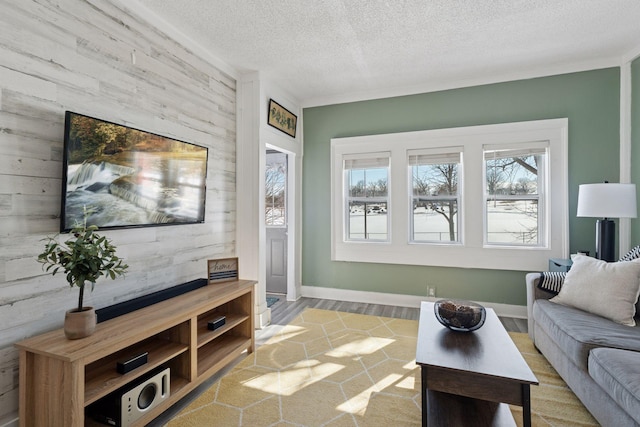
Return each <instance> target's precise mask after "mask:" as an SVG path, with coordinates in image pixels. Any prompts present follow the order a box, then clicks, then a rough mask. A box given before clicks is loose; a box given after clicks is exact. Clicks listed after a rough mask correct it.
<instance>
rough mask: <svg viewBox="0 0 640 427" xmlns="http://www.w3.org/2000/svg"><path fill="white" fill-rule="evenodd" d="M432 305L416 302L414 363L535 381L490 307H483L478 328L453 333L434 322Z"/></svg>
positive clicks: (527, 381) (536, 381) (430, 303)
mask: <svg viewBox="0 0 640 427" xmlns="http://www.w3.org/2000/svg"><path fill="white" fill-rule="evenodd" d="M433 305H434V304H433V303H432V302H428V301H423V302H422V303H421V305H420V321H419V326H418V345H417V349H416V363H418V364H419V365H422V366H426V367H429V366H433V367H437V368H444V369H450V370H453V371H456V370H457V371H465V372H473V373H476V374H480V375H487V376H491V377H500V378H506V379H509V380H513V381H518V382H521V383H526V384H538V380H537V378H536V377H535V375H534V374H533V372H531V369H530V368H529V365H527V363H526V362H525V360H524V359H523V358H522V355H521V354H520V351H518V348H517V347H516V345H515V344H514V343H513V341H512V340H511V337H509V334H508V333H507V331H506V330H505V329H504V326H502V323H501V322H500V319H498V316H497V315H496V313H495V312H494V311H493V309H490V308H487V309H486V311H487V317H486V320H485V323H484V325H483V326H482V327H481V328H480V329H478V330H476V331H473V332H456V331H452V330H450V329H448V328H446V327H444V326H442V325H441V324H440V323H439V322H438V320H437V319H436V316H435V314H434V311H433Z"/></svg>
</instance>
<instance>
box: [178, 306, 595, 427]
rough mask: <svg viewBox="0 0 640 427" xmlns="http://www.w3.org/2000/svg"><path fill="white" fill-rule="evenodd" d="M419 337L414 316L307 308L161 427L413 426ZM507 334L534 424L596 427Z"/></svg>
mask: <svg viewBox="0 0 640 427" xmlns="http://www.w3.org/2000/svg"><path fill="white" fill-rule="evenodd" d="M417 333H418V322H417V321H415V320H401V319H391V318H386V317H376V316H367V315H362V314H351V313H343V312H338V311H328V310H318V309H306V310H305V311H304V312H303V313H302V314H300V315H299V316H298V317H296V318H295V319H294V320H293V321H292V322H291V323H290V324H289V325H287V326H286V327H284V328H283V329H282V330H281V331H280V332H279V333H278V334H277V335H275V336H274V337H272V338H271V339H270V340H269V341H268V342H267V343H266V344H264V345H263V346H261V347H260V348H258V350H257V351H256V352H255V353H253V354H251V355H249V356H248V357H247V358H246V359H244V360H243V361H242V362H240V363H239V364H238V365H237V366H236V367H234V368H233V370H231V372H229V374H227V375H226V376H224V377H223V378H222V379H221V380H220V381H218V382H216V383H215V384H214V385H212V386H211V387H210V388H209V389H208V390H207V391H205V392H204V393H203V394H201V395H200V396H199V397H198V398H197V399H196V400H194V401H193V402H192V403H191V404H190V405H189V406H188V407H186V408H185V409H184V410H183V411H182V412H181V413H180V414H178V415H177V416H176V417H175V418H174V419H173V420H172V421H171V422H170V423H169V424H167V426H168V427H201V426H224V427H229V426H247V427H249V426H251V427H260V426H274V427H275V426H277V427H284V426H327V427H347V426H349V427H364V426H372V427H373V426H376V427H378V426H391V425H393V426H419V425H421V411H420V407H421V399H420V369H419V367H418V366H417V365H416V363H415V351H416V336H417ZM510 335H511V336H512V338H513V340H514V342H515V343H516V345H517V346H518V349H519V350H520V351H521V353H522V354H523V356H524V358H525V359H526V361H527V363H528V364H529V366H530V367H531V369H532V370H533V371H534V373H535V374H536V377H537V378H538V380H539V381H540V384H541V385H540V386H538V387H536V386H532V387H531V395H532V412H533V415H532V418H533V425H534V426H554V427H556V426H557V427H560V426H597V425H598V424H597V423H596V421H595V420H594V419H593V418H592V417H591V415H589V413H588V412H587V411H586V409H585V408H584V407H583V406H582V404H581V403H580V402H579V401H578V399H577V398H576V397H575V396H574V395H573V393H572V392H571V391H570V390H569V389H568V387H567V386H566V385H565V384H564V382H563V381H562V379H561V378H560V377H559V376H558V374H557V373H556V372H555V371H554V370H553V368H551V366H550V365H549V364H548V363H547V362H546V360H545V359H544V357H543V356H542V355H540V354H539V353H538V352H537V351H536V350H535V348H534V347H533V344H532V343H531V340H530V339H529V337H528V335H527V334H519V333H512V334H510ZM511 410H512V413H513V415H514V418H515V420H516V423H517V424H518V425H521V423H522V413H521V411H520V408H519V407H512V408H511Z"/></svg>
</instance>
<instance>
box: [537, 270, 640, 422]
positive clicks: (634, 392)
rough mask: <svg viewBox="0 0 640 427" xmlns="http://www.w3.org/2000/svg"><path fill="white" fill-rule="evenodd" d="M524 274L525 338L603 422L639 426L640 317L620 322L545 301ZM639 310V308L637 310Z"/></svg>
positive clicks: (547, 294)
mask: <svg viewBox="0 0 640 427" xmlns="http://www.w3.org/2000/svg"><path fill="white" fill-rule="evenodd" d="M540 277H541V275H540V273H529V274H527V276H526V286H527V310H528V322H529V336H530V337H531V339H532V340H533V342H534V344H535V346H536V347H537V348H538V350H539V351H540V352H541V353H542V354H543V355H544V356H545V357H546V358H547V360H548V361H549V362H550V363H551V365H553V367H554V368H555V369H556V371H558V373H559V374H560V376H561V377H562V378H563V379H564V381H565V382H566V383H567V385H568V386H569V387H570V388H571V390H573V392H574V393H575V395H576V396H577V397H578V398H579V399H580V400H581V401H582V403H583V404H584V405H585V407H586V408H587V409H588V410H589V412H591V414H592V415H593V416H594V417H595V418H596V420H598V422H599V423H600V424H602V425H603V426H612V427H613V426H615V427H623V426H640V326H638V325H639V324H640V318H638V317H636V326H635V327H630V326H624V325H620V324H618V323H615V322H613V321H611V320H608V319H605V318H603V317H599V316H597V315H594V314H590V313H587V312H585V311H582V310H579V309H576V308H573V307H567V306H563V305H559V304H556V303H553V302H550V301H548V300H549V299H550V298H551V297H553V296H554V295H553V294H552V293H550V292H547V291H545V290H542V289H539V288H538V286H537V285H538V282H539V280H540ZM636 312H637V313H638V312H640V310H636Z"/></svg>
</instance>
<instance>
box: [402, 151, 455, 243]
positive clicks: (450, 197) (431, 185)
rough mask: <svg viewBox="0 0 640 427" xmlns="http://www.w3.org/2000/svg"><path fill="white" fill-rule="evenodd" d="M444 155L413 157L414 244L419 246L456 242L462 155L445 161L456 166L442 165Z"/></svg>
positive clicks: (411, 157) (411, 161)
mask: <svg viewBox="0 0 640 427" xmlns="http://www.w3.org/2000/svg"><path fill="white" fill-rule="evenodd" d="M442 157H443V156H442V155H438V156H434V157H431V156H428V155H416V156H410V160H409V162H410V163H411V165H412V166H411V174H412V199H413V201H412V207H413V215H412V230H413V233H412V234H413V235H412V240H413V241H416V242H422V241H424V242H457V241H458V240H459V238H458V209H459V191H458V168H459V166H460V163H459V159H460V154H459V153H454V154H450V155H448V156H445V158H446V157H450V158H456V157H457V159H458V160H456V162H447V163H445V162H440V161H439V160H441V159H442Z"/></svg>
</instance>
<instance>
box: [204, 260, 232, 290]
mask: <svg viewBox="0 0 640 427" xmlns="http://www.w3.org/2000/svg"><path fill="white" fill-rule="evenodd" d="M238 271H239V268H238V258H237V257H234V258H220V259H210V260H208V261H207V279H208V281H209V284H210V285H213V284H216V283H224V282H231V281H233V280H238Z"/></svg>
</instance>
